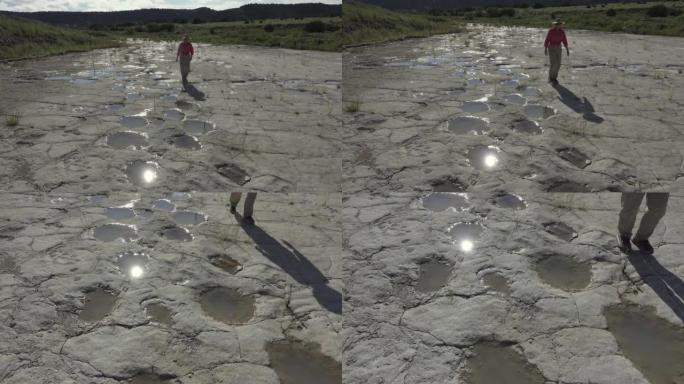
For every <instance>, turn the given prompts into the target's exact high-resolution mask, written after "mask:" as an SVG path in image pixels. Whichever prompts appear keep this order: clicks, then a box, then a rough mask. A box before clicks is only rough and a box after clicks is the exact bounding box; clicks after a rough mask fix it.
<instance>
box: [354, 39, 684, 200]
mask: <svg viewBox="0 0 684 384" xmlns="http://www.w3.org/2000/svg"><path fill="white" fill-rule="evenodd" d="M545 32H546V31H545V30H541V29H534V28H503V27H496V28H493V27H482V26H470V27H469V29H468V31H467V32H464V33H459V34H452V35H443V36H436V37H431V38H426V39H408V40H405V41H401V42H394V43H389V44H383V45H372V46H366V47H360V48H352V49H350V50H348V51H347V52H346V53H345V54H344V58H343V73H344V75H343V76H344V83H345V87H344V97H343V98H344V104H345V110H346V112H347V113H345V119H346V121H347V129H346V130H345V136H344V138H343V140H344V141H345V144H347V148H348V150H347V151H346V152H345V159H344V165H343V168H344V175H345V181H344V183H345V187H344V190H345V192H349V193H356V192H358V193H374V192H379V193H384V192H388V191H412V190H419V191H427V190H430V189H431V187H432V186H433V185H434V184H436V183H440V182H442V181H443V180H445V179H449V178H453V179H457V181H458V184H459V185H460V186H461V188H462V190H463V191H471V192H489V191H491V190H493V189H494V188H501V189H506V190H510V191H545V192H596V191H645V190H651V191H670V190H672V189H673V188H678V189H679V190H681V189H682V188H683V183H684V177H682V176H683V175H684V168H683V167H684V165H683V164H684V163H683V159H684V125H683V124H682V118H683V117H684V116H683V115H682V111H683V110H684V109H683V108H682V107H683V106H684V76H682V71H683V70H684V66H683V65H682V61H681V52H682V50H683V49H684V39H683V38H675V37H659V36H638V35H628V34H616V33H603V32H595V31H576V30H572V29H570V30H568V32H567V33H568V36H569V40H570V43H571V47H570V49H571V56H570V57H569V58H568V57H567V56H565V54H564V56H563V67H562V69H561V73H560V77H559V80H560V85H559V86H557V87H552V86H551V85H550V84H549V83H547V81H546V80H547V76H548V75H547V73H548V64H547V61H548V59H547V58H546V57H545V56H544V54H543V41H544V40H543V39H544V34H545ZM356 110H358V111H356ZM484 149H486V151H485V150H484Z"/></svg>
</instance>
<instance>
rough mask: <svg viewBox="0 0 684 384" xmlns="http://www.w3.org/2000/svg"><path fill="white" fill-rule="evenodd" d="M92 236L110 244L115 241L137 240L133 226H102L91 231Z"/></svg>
mask: <svg viewBox="0 0 684 384" xmlns="http://www.w3.org/2000/svg"><path fill="white" fill-rule="evenodd" d="M93 236H94V237H95V238H96V239H97V240H100V241H104V242H112V241H116V240H120V241H124V242H129V241H133V240H136V239H137V238H138V231H137V229H136V228H135V226H134V225H127V224H118V223H113V224H102V225H100V226H98V227H96V228H95V230H93Z"/></svg>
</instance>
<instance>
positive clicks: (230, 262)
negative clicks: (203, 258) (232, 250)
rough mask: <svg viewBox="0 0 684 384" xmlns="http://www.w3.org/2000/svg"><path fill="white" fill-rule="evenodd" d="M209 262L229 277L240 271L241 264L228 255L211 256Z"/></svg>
mask: <svg viewBox="0 0 684 384" xmlns="http://www.w3.org/2000/svg"><path fill="white" fill-rule="evenodd" d="M209 262H210V263H211V264H212V265H213V266H215V267H217V268H220V269H222V270H224V271H226V272H228V273H230V274H231V275H234V274H236V273H238V272H240V271H241V270H242V264H240V262H238V261H237V260H235V259H233V258H232V257H230V256H228V255H211V256H209Z"/></svg>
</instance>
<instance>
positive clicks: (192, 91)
mask: <svg viewBox="0 0 684 384" xmlns="http://www.w3.org/2000/svg"><path fill="white" fill-rule="evenodd" d="M183 89H184V90H185V92H187V93H188V95H190V96H191V97H192V98H193V99H195V100H197V101H204V100H206V98H205V97H204V92H202V91H200V90H199V89H197V88H195V86H194V85H192V84H190V83H186V84H185V85H184V86H183Z"/></svg>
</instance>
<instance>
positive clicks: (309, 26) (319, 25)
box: [304, 20, 325, 33]
mask: <svg viewBox="0 0 684 384" xmlns="http://www.w3.org/2000/svg"><path fill="white" fill-rule="evenodd" d="M304 31H306V32H310V33H321V32H325V23H324V22H322V21H320V20H314V21H311V22H308V23H306V24H304Z"/></svg>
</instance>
